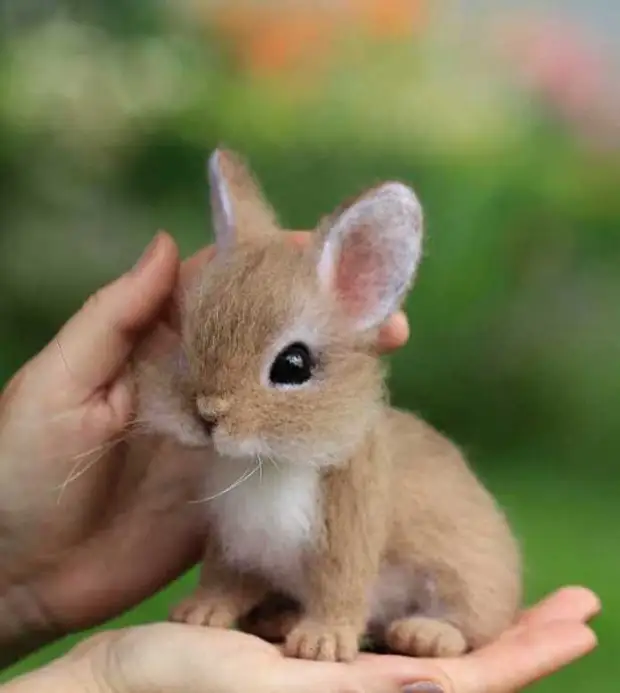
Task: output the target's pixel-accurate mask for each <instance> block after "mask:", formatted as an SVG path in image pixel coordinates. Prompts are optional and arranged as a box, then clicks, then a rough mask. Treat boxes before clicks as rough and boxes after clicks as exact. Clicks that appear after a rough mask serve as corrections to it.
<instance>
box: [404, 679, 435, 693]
mask: <svg viewBox="0 0 620 693" xmlns="http://www.w3.org/2000/svg"><path fill="white" fill-rule="evenodd" d="M402 692H403V693H443V688H442V687H441V686H440V685H439V684H438V683H433V682H432V681H420V682H419V683H411V684H409V685H408V686H404V687H403V689H402Z"/></svg>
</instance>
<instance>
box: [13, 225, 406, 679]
mask: <svg viewBox="0 0 620 693" xmlns="http://www.w3.org/2000/svg"><path fill="white" fill-rule="evenodd" d="M290 238H291V241H292V242H301V243H305V242H306V241H307V240H308V238H309V235H308V234H306V233H292V234H291V235H290ZM213 252H214V251H213V248H207V249H204V250H202V251H200V252H199V253H197V254H196V255H195V256H194V257H193V258H191V259H190V260H188V261H186V262H185V263H183V264H182V265H181V264H180V263H179V256H178V251H177V247H176V245H175V243H174V241H173V240H172V239H171V238H170V236H168V235H167V234H164V233H162V234H158V236H157V237H156V238H155V240H154V242H153V244H152V245H151V246H150V248H149V249H148V251H147V252H146V253H145V255H144V256H143V257H142V259H141V260H140V262H139V263H138V264H137V265H136V267H134V268H133V269H132V270H131V271H130V272H128V273H126V274H125V275H123V276H122V277H120V278H119V279H117V280H116V281H114V282H113V283H111V284H110V285H108V286H106V287H105V288H103V289H102V290H100V291H98V292H97V293H96V294H94V295H93V296H92V297H91V298H90V299H89V300H88V301H87V302H86V304H85V305H84V307H83V308H82V309H81V310H80V311H79V312H78V313H77V314H76V315H74V316H73V317H72V318H71V319H70V320H69V322H68V323H67V324H66V325H64V327H63V328H62V329H61V330H60V332H59V333H58V335H57V336H56V337H55V338H54V339H53V340H52V341H51V342H50V344H48V345H47V346H46V347H45V348H44V349H43V350H42V351H41V352H40V353H39V354H38V355H37V356H36V357H35V358H33V359H32V360H31V361H30V362H28V363H27V364H26V365H25V366H24V367H23V368H22V369H21V370H20V371H19V372H18V373H17V374H16V375H15V377H14V378H13V379H12V380H11V382H10V383H9V384H8V385H7V387H6V388H5V390H4V391H3V393H2V395H1V397H0V559H1V560H0V653H1V654H0V666H1V665H2V664H7V663H10V662H11V661H12V660H13V659H14V658H15V657H17V656H19V655H20V654H22V653H24V652H27V651H28V650H30V649H32V648H34V647H36V646H38V645H39V644H40V643H43V642H46V641H48V640H50V639H53V638H55V637H57V636H60V635H62V634H64V633H66V632H68V631H72V630H76V629H81V628H85V627H89V626H92V625H95V624H97V623H100V622H102V621H104V620H107V619H108V618H111V617H113V616H115V615H117V614H119V613H121V612H122V611H124V610H125V609H127V608H129V607H131V606H133V605H134V604H137V603H139V602H140V601H142V600H143V599H145V598H146V597H148V596H149V595H151V594H153V593H154V592H156V591H157V590H159V589H160V588H161V587H163V586H164V585H165V584H167V583H168V582H169V581H171V580H173V579H174V578H176V577H177V576H178V575H180V574H181V573H183V572H184V571H185V570H186V569H187V568H188V567H190V566H191V565H192V564H193V563H194V562H195V561H196V560H197V559H198V551H199V548H200V533H201V531H202V521H201V518H200V517H199V515H198V514H197V513H198V508H197V506H196V505H195V504H194V505H192V504H189V503H187V502H186V500H187V498H188V497H190V495H192V494H193V493H195V488H196V480H197V475H198V474H199V473H200V472H201V469H200V466H199V465H196V466H195V467H193V468H192V467H191V466H189V465H188V466H180V465H174V464H173V462H174V460H168V461H166V460H153V461H152V464H150V465H149V466H148V467H147V468H146V469H125V468H123V465H122V461H123V460H122V456H121V454H120V449H121V448H122V446H119V445H117V443H118V441H119V439H121V438H122V437H123V436H124V434H125V433H126V432H127V430H128V428H129V427H131V425H132V417H133V399H132V390H131V377H130V376H131V373H130V372H129V370H128V368H129V363H130V357H131V355H132V353H133V351H134V349H135V348H136V346H137V345H138V344H139V343H140V342H141V340H142V339H143V338H144V337H145V336H147V335H149V334H150V333H151V332H152V331H153V329H154V328H155V326H156V325H157V324H158V323H159V322H160V321H161V320H163V319H165V320H166V321H167V322H169V324H174V320H170V317H171V315H172V314H173V313H174V311H171V310H170V308H171V306H173V305H174V301H173V297H174V295H175V292H176V290H177V289H178V288H179V287H180V286H181V285H183V284H184V283H186V282H188V281H191V279H192V277H193V275H194V274H195V273H196V272H197V271H198V270H199V269H200V268H201V267H202V266H203V265H204V264H205V263H206V262H208V261H209V259H210V257H211V256H212V255H213ZM407 336H408V333H407V321H406V319H405V317H404V315H402V314H399V315H397V316H394V318H393V319H392V320H391V321H390V322H389V323H388V324H387V325H386V326H385V328H384V329H383V330H382V332H381V335H380V338H379V342H380V344H379V346H380V348H381V349H383V350H384V351H385V350H390V349H393V348H396V347H397V346H400V345H401V344H403V343H404V342H405V341H406V339H407Z"/></svg>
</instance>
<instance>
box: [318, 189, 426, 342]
mask: <svg viewBox="0 0 620 693" xmlns="http://www.w3.org/2000/svg"><path fill="white" fill-rule="evenodd" d="M422 235H423V231H422V210H421V207H420V204H419V202H418V200H417V198H416V196H415V194H414V192H413V191H412V190H411V189H410V188H408V187H407V186H405V185H402V184H401V183H386V184H384V185H382V186H380V187H379V188H375V189H374V190H372V191H370V192H369V193H367V194H366V195H364V196H363V197H361V198H360V199H358V200H357V202H355V203H353V204H352V205H351V206H350V207H349V208H348V209H346V210H345V211H344V212H343V213H342V214H340V216H339V217H337V218H336V219H335V220H334V221H332V222H331V227H330V229H329V230H328V232H327V235H326V238H325V242H324V245H323V248H322V253H321V257H320V260H319V264H318V273H319V280H320V282H321V284H322V286H323V287H324V288H325V290H326V291H327V292H328V293H329V294H331V295H332V297H333V298H334V299H335V300H336V301H337V302H338V303H339V304H340V306H341V308H342V309H343V311H344V313H345V315H346V316H347V317H348V318H350V319H351V321H352V323H353V325H354V327H355V328H356V329H359V330H365V329H370V328H372V327H375V326H377V325H379V324H380V323H381V322H383V321H384V320H385V319H386V318H387V317H388V316H389V315H391V314H392V313H393V312H394V311H396V310H397V309H398V307H399V304H400V302H401V301H402V299H403V298H404V296H405V294H406V292H407V289H408V288H409V286H410V284H411V282H412V281H413V278H414V275H415V272H416V269H417V266H418V263H419V260H420V257H421V250H422Z"/></svg>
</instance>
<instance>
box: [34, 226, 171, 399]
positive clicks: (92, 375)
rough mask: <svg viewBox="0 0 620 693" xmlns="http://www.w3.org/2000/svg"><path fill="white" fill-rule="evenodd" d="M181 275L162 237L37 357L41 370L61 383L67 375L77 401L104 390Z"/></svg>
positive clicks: (72, 320) (68, 323) (88, 304)
mask: <svg viewBox="0 0 620 693" xmlns="http://www.w3.org/2000/svg"><path fill="white" fill-rule="evenodd" d="M177 274H178V252H177V248H176V245H175V243H174V241H173V240H172V238H170V236H168V235H167V234H165V233H159V234H158V235H157V236H156V237H155V239H154V240H153V242H152V244H151V245H150V246H149V248H148V249H147V251H146V252H145V254H144V255H143V256H142V258H141V260H140V261H139V262H138V264H137V265H136V266H135V267H134V269H133V270H131V271H130V272H128V273H127V274H125V275H123V276H122V277H120V278H119V279H117V280H116V281H114V282H112V283H111V284H108V285H107V286H106V287H104V288H103V289H101V290H100V291H98V292H97V293H96V294H94V295H93V296H92V297H91V298H90V299H89V300H88V301H87V302H86V304H85V305H84V306H83V308H82V309H81V310H80V311H78V313H76V314H75V315H74V316H73V317H72V318H71V319H70V320H69V321H68V322H67V323H66V324H65V325H64V327H63V328H62V329H61V330H60V332H59V333H58V335H57V338H56V339H55V340H54V341H53V342H52V343H50V344H49V345H48V346H47V347H46V348H45V349H44V350H43V352H42V353H41V354H40V356H39V357H38V362H39V365H43V367H44V368H45V370H46V372H47V373H51V375H52V377H54V376H55V375H57V376H58V377H59V378H60V379H66V376H67V371H68V372H69V374H70V375H71V376H72V378H73V380H74V383H73V384H74V386H75V388H78V390H79V395H78V396H81V397H84V398H85V397H88V396H90V395H91V394H92V393H93V392H94V391H95V390H97V389H99V388H101V387H105V386H106V385H108V384H109V383H110V382H111V380H112V379H113V378H114V377H115V375H117V373H118V372H119V370H120V369H121V368H122V366H123V365H124V364H125V362H126V360H127V358H128V356H129V354H130V352H131V351H132V349H133V348H134V346H135V345H136V343H137V341H138V339H139V338H140V334H141V332H142V330H143V329H144V328H146V327H147V326H148V325H149V323H150V322H151V321H153V320H154V319H155V318H156V316H157V315H158V313H159V311H160V310H161V309H162V307H163V305H164V303H165V301H166V299H167V298H168V297H169V296H170V294H171V292H172V291H173V288H174V285H175V282H176V278H177ZM73 391H75V389H72V392H73Z"/></svg>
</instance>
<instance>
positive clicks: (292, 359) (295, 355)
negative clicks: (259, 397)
mask: <svg viewBox="0 0 620 693" xmlns="http://www.w3.org/2000/svg"><path fill="white" fill-rule="evenodd" d="M314 366H315V362H314V359H313V358H312V354H311V353H310V350H309V349H308V347H307V346H306V345H305V344H302V343H301V342H295V343H294V344H289V346H287V347H286V349H283V350H282V351H281V352H280V353H279V354H278V355H277V356H276V358H275V360H274V362H273V364H272V365H271V371H270V372H269V380H270V381H271V383H272V384H273V385H293V386H294V385H302V384H303V383H305V382H306V381H308V380H310V378H311V377H312V371H313V369H314Z"/></svg>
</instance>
